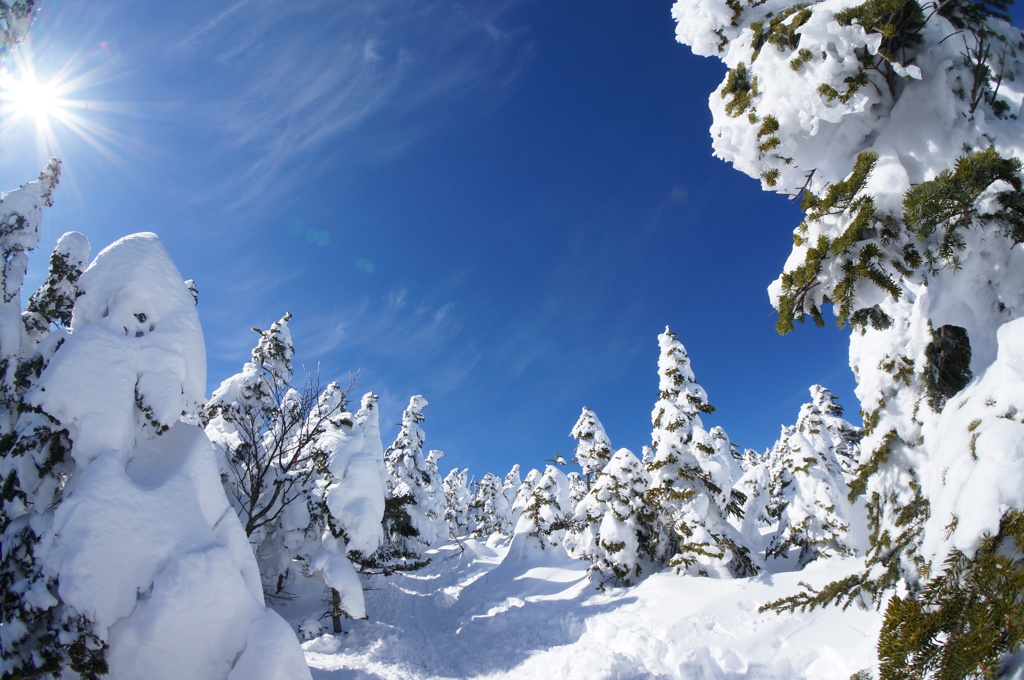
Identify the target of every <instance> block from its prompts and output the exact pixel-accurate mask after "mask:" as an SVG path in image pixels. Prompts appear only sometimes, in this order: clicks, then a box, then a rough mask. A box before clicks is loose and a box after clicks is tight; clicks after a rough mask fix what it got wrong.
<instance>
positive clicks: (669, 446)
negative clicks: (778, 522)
mask: <svg viewBox="0 0 1024 680" xmlns="http://www.w3.org/2000/svg"><path fill="white" fill-rule="evenodd" d="M658 344H659V347H660V349H661V354H660V357H659V359H658V375H659V385H658V389H659V395H658V396H659V398H658V402H657V403H656V404H655V406H654V411H653V412H652V414H651V420H652V423H653V425H654V431H653V433H652V444H651V449H652V459H651V462H650V463H648V464H647V469H648V472H649V474H650V476H651V485H650V489H649V491H648V493H647V503H648V505H649V506H650V508H651V509H652V512H653V513H655V514H656V521H657V523H658V529H657V532H656V533H655V537H654V541H653V544H652V545H651V549H652V551H653V554H652V557H653V558H654V560H655V561H658V562H662V563H667V564H668V565H669V566H671V567H673V568H675V569H676V571H677V572H679V573H689V574H701V575H714V576H730V575H731V576H746V575H749V574H752V573H754V572H755V571H756V570H757V567H756V565H755V564H754V562H753V561H752V559H751V557H750V554H749V550H748V548H747V547H746V546H745V545H743V541H742V538H741V536H740V534H739V532H737V530H736V529H735V528H733V526H732V525H730V524H729V522H728V519H727V517H728V514H729V513H730V512H736V513H738V512H739V508H738V506H736V504H735V503H734V499H733V496H732V488H733V480H732V454H731V445H730V444H729V441H728V438H727V437H726V438H724V439H723V436H724V432H723V433H716V434H712V433H709V432H708V431H707V430H705V429H704V426H703V423H702V422H701V419H700V414H701V413H711V412H712V411H713V410H714V408H713V407H712V406H711V405H710V404H708V401H707V393H706V392H705V391H704V388H703V387H701V386H700V384H699V383H697V381H696V379H695V378H694V375H693V370H692V369H691V368H690V359H689V356H688V355H687V353H686V349H685V348H684V347H683V345H682V343H681V342H679V339H678V337H676V335H675V334H674V333H672V331H671V330H669V329H668V328H666V329H665V332H664V333H662V334H661V335H659V336H658Z"/></svg>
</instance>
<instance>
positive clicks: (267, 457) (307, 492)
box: [190, 293, 351, 595]
mask: <svg viewBox="0 0 1024 680" xmlns="http://www.w3.org/2000/svg"><path fill="white" fill-rule="evenodd" d="M190 295H191V293H190ZM290 320H291V315H290V314H285V315H284V316H283V317H282V318H281V319H280V320H278V321H276V322H274V323H273V324H272V325H271V326H270V328H269V329H268V330H266V331H263V330H260V329H253V330H255V331H256V332H257V333H258V334H259V339H258V340H257V343H256V346H255V347H254V348H253V350H252V353H251V359H250V361H248V362H247V363H246V364H245V365H244V366H243V367H242V371H241V372H240V373H237V374H235V375H233V376H231V377H229V378H227V379H226V380H224V381H223V382H222V383H221V384H220V386H219V387H218V388H217V389H216V390H215V391H214V393H213V396H211V397H210V400H209V401H208V402H207V404H206V405H205V407H204V409H203V411H204V413H203V415H204V417H205V420H206V423H207V424H206V427H205V431H206V433H207V436H209V437H210V439H211V440H212V441H213V442H214V443H215V444H216V445H217V449H218V452H219V453H220V456H221V461H220V465H221V468H222V470H221V475H222V479H223V480H224V487H225V491H226V492H227V494H228V498H230V499H231V501H232V504H233V505H234V507H235V511H236V512H237V513H238V516H239V518H240V519H241V521H242V524H243V527H244V529H245V533H246V535H247V536H248V537H249V541H250V542H251V543H252V546H253V551H254V552H255V554H256V556H257V559H258V561H259V564H260V573H261V574H262V577H263V580H264V588H265V590H266V592H267V594H268V595H276V594H281V593H282V591H283V590H284V589H285V587H286V586H287V584H288V582H289V581H290V580H291V579H292V578H294V577H295V575H296V574H295V567H296V565H295V564H294V563H295V561H296V560H297V561H298V563H300V564H306V565H308V563H309V560H310V559H311V558H312V554H313V553H314V552H315V550H316V546H317V545H318V544H319V536H320V533H321V531H322V528H323V520H322V518H320V519H319V520H318V521H317V520H315V518H314V516H313V515H314V514H315V513H316V509H315V508H316V505H317V504H318V502H319V501H318V493H320V492H319V491H318V481H319V482H321V485H322V483H323V482H324V480H325V476H326V471H327V468H326V463H327V460H326V452H325V451H324V450H323V448H322V447H320V446H319V445H318V440H319V438H320V437H321V436H322V435H323V434H324V433H325V431H327V430H331V429H337V428H338V427H340V424H339V423H336V422H334V421H336V420H337V419H338V418H339V417H341V415H342V414H343V413H344V412H345V409H346V403H345V398H346V397H347V395H348V391H349V389H351V386H349V388H348V389H345V390H342V389H341V388H340V387H339V386H338V385H337V384H335V383H332V384H331V385H329V386H328V387H327V388H326V389H325V390H324V391H323V392H321V390H320V387H319V381H318V378H317V377H316V376H311V375H306V384H305V385H304V386H302V388H301V389H296V388H294V387H292V386H291V382H292V379H293V377H294V373H293V370H292V363H291V360H292V355H293V354H294V348H293V345H292V336H291V331H290V329H289V327H288V323H289V321H290Z"/></svg>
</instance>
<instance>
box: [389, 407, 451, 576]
mask: <svg viewBox="0 0 1024 680" xmlns="http://www.w3.org/2000/svg"><path fill="white" fill-rule="evenodd" d="M427 403H428V402H427V400H426V399H424V398H423V397H422V396H420V395H415V396H413V397H412V398H411V399H410V400H409V406H408V407H406V409H405V411H404V412H403V413H402V424H401V430H400V431H399V433H398V436H397V437H396V438H395V441H394V443H393V444H392V445H391V446H390V447H388V449H387V451H385V452H384V463H385V466H386V467H387V473H388V474H387V485H388V498H387V500H386V507H385V512H384V539H385V542H386V546H385V547H384V548H382V550H384V551H385V552H388V553H389V555H382V556H381V558H382V559H383V560H384V561H387V560H389V559H392V560H398V561H403V560H414V561H415V560H419V558H420V557H421V556H422V554H423V553H424V552H425V551H426V550H427V549H428V548H430V547H431V546H432V545H433V544H434V543H435V542H436V541H437V540H438V538H442V537H443V536H444V535H447V532H445V534H444V535H442V536H438V532H437V527H438V519H439V518H441V519H442V521H443V517H444V494H443V490H442V489H441V488H440V482H441V479H440V477H439V476H438V475H436V474H435V475H431V474H430V473H429V472H428V470H427V461H426V458H425V456H424V455H423V442H424V440H425V435H424V434H423V429H422V428H421V427H420V423H422V422H423V409H424V408H425V407H426V406H427ZM435 483H436V484H438V486H437V487H436V488H435V486H434V484H435ZM410 564H412V563H410Z"/></svg>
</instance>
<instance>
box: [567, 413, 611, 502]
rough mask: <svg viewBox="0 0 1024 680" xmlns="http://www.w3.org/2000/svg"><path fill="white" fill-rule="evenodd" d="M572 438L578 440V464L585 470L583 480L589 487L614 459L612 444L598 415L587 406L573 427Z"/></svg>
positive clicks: (570, 434)
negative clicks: (612, 458)
mask: <svg viewBox="0 0 1024 680" xmlns="http://www.w3.org/2000/svg"><path fill="white" fill-rule="evenodd" d="M569 436H570V437H573V438H575V439H576V441H577V444H576V462H577V463H578V464H579V466H580V467H581V468H582V469H583V479H584V481H585V482H586V483H587V487H588V488H589V487H590V484H591V483H592V482H593V481H594V478H595V477H597V475H598V474H599V473H600V472H601V470H603V469H604V466H605V465H607V464H608V461H609V460H610V459H611V457H612V443H611V441H610V440H609V439H608V434H607V433H606V432H605V431H604V426H603V425H602V424H601V421H600V420H598V418H597V414H596V413H594V412H593V411H591V410H590V409H589V408H587V407H586V406H584V407H583V412H582V413H581V414H580V417H579V420H577V421H576V424H575V425H573V428H572V432H570V433H569Z"/></svg>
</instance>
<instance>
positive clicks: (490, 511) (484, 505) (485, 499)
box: [469, 472, 511, 538]
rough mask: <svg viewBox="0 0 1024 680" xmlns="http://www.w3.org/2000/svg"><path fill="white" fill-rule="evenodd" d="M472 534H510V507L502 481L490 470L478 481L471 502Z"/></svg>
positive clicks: (478, 536) (470, 522) (476, 536)
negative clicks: (503, 491)
mask: <svg viewBox="0 0 1024 680" xmlns="http://www.w3.org/2000/svg"><path fill="white" fill-rule="evenodd" d="M469 527H470V536H473V537H474V538H487V537H488V536H490V535H491V534H494V533H498V534H504V535H508V534H509V533H510V529H511V527H509V507H508V505H507V503H506V501H505V494H504V493H502V488H501V481H500V480H499V479H498V478H497V477H496V476H495V475H493V474H491V473H490V472H488V473H486V474H485V475H484V476H483V478H482V479H481V480H480V481H479V482H477V483H476V485H475V488H474V489H473V500H472V501H471V502H470V504H469Z"/></svg>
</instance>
